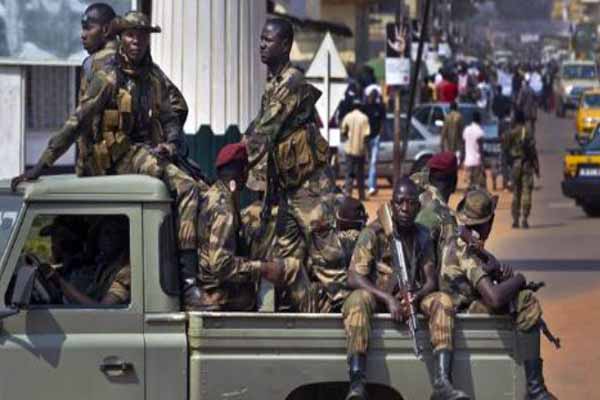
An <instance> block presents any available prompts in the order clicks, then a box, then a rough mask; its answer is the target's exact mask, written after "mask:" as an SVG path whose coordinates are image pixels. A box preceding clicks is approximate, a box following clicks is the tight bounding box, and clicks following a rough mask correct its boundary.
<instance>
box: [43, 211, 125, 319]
mask: <svg viewBox="0 0 600 400" xmlns="http://www.w3.org/2000/svg"><path fill="white" fill-rule="evenodd" d="M99 224H100V225H99V226H98V231H97V232H98V236H97V242H96V250H97V251H98V254H97V256H96V260H95V265H94V271H95V273H94V279H93V281H92V282H91V286H90V287H89V288H88V289H87V290H85V291H84V290H82V289H81V288H78V287H76V286H75V285H73V284H72V283H71V282H70V281H69V280H67V279H65V278H64V277H63V276H62V275H61V274H60V272H58V271H57V270H55V269H53V268H52V267H49V266H47V264H42V267H41V270H42V273H43V274H44V275H45V277H46V279H47V280H50V281H51V282H54V283H55V284H56V285H57V286H59V287H60V289H61V290H62V293H63V295H64V297H65V298H66V299H67V300H68V301H69V302H70V303H73V304H81V305H84V306H90V307H94V306H98V305H122V304H128V303H129V302H130V300H131V266H130V262H129V221H128V220H127V218H126V217H122V216H111V217H106V218H103V219H102V220H101V221H100V223H99Z"/></svg>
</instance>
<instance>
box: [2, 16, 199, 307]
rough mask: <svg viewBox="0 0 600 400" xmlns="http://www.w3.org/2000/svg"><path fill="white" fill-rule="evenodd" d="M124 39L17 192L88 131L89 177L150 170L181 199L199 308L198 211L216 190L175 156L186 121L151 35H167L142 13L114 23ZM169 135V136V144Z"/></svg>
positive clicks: (187, 266)
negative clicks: (173, 98) (203, 199)
mask: <svg viewBox="0 0 600 400" xmlns="http://www.w3.org/2000/svg"><path fill="white" fill-rule="evenodd" d="M112 27H113V29H114V32H115V33H117V34H118V35H119V36H120V45H119V49H118V50H117V52H116V54H115V56H114V57H113V58H111V60H110V61H108V62H107V63H106V64H105V65H104V67H103V68H99V69H97V70H95V71H94V72H93V75H92V77H91V79H90V83H89V85H88V87H87V90H86V92H85V93H83V94H82V96H81V97H80V102H79V105H78V107H77V109H76V110H75V112H74V113H73V114H72V115H71V116H70V117H69V119H68V120H67V122H66V123H65V125H64V127H63V128H62V129H61V130H60V131H59V132H57V133H56V134H55V135H54V136H53V137H52V138H51V139H50V141H49V143H48V148H47V149H46V150H45V151H44V153H43V154H42V156H41V158H40V160H39V161H38V163H37V165H36V166H35V167H34V168H32V169H30V170H28V171H27V172H25V173H24V174H23V175H20V176H18V177H16V178H14V179H13V181H12V187H13V189H14V188H16V186H17V185H18V184H19V183H20V182H21V181H24V180H33V179H37V178H38V177H39V176H40V175H41V173H42V171H43V170H44V169H45V168H47V167H50V166H51V165H52V164H54V162H55V161H56V160H57V159H58V158H59V157H60V156H61V155H62V154H64V153H65V152H66V151H67V149H68V148H69V147H70V146H71V145H72V144H73V142H74V141H75V140H77V139H78V138H79V137H81V136H82V135H87V136H86V138H87V141H88V143H90V146H89V148H87V151H86V152H80V154H79V157H81V161H82V163H83V164H84V165H85V166H84V168H83V169H84V170H85V171H86V173H85V175H90V176H97V175H120V174H144V175H149V176H153V177H156V178H159V179H161V180H162V181H163V182H164V183H165V184H166V185H167V187H168V189H169V190H170V191H171V192H172V193H174V194H175V195H176V196H175V197H176V204H177V208H178V213H177V223H178V245H179V250H180V257H179V258H180V260H179V261H180V264H181V275H182V277H183V282H184V287H183V293H184V294H183V297H184V298H183V300H184V303H185V304H186V305H188V306H190V307H193V306H194V305H196V306H197V305H198V304H199V303H198V301H199V291H198V290H197V282H196V280H195V277H196V275H197V268H198V260H197V240H196V233H197V215H198V202H199V198H200V193H201V192H203V191H204V190H207V189H208V186H207V185H206V184H205V183H204V182H201V181H199V182H196V181H195V180H194V179H192V178H191V177H190V176H189V175H187V174H185V173H184V172H183V171H182V170H180V169H179V168H178V167H176V166H175V165H174V164H173V163H171V162H169V161H168V157H169V156H171V155H173V154H174V153H175V152H176V148H175V147H176V146H175V145H174V144H173V143H171V140H170V139H169V138H173V140H175V141H176V140H178V138H180V134H181V126H180V125H179V123H180V120H179V118H178V116H177V114H176V113H175V112H174V110H173V107H172V105H171V102H170V99H169V95H168V90H167V85H166V83H165V81H164V79H163V74H162V73H161V72H160V73H159V72H158V68H157V67H156V65H155V64H154V63H153V62H152V57H151V56H150V50H149V46H150V33H152V32H160V28H159V27H156V26H151V24H150V20H149V19H148V17H146V16H145V15H144V14H142V13H140V12H129V13H127V14H126V15H125V16H124V17H123V18H117V19H115V20H114V21H113V24H112ZM165 139H166V141H165Z"/></svg>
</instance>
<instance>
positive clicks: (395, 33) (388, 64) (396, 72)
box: [385, 24, 410, 86]
mask: <svg viewBox="0 0 600 400" xmlns="http://www.w3.org/2000/svg"><path fill="white" fill-rule="evenodd" d="M408 36H409V34H408V32H407V30H406V29H405V28H403V27H401V26H398V25H397V24H387V26H386V46H385V47H386V49H385V83H386V85H388V86H407V85H409V84H410V57H408V54H407V51H408V49H407V47H409V46H407V45H406V43H407V42H408V39H409V37H408ZM408 52H409V51H408Z"/></svg>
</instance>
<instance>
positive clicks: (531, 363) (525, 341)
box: [515, 290, 556, 400]
mask: <svg viewBox="0 0 600 400" xmlns="http://www.w3.org/2000/svg"><path fill="white" fill-rule="evenodd" d="M541 320H542V307H541V305H540V302H539V300H538V299H537V298H536V297H535V295H534V294H533V292H532V291H530V290H522V291H521V292H519V294H518V296H517V300H516V317H515V327H516V329H517V334H516V335H517V346H518V347H517V350H518V353H519V355H520V358H521V359H522V361H523V368H524V370H525V379H526V381H527V399H536V400H537V399H543V400H548V399H550V400H551V399H556V397H554V395H552V393H550V392H549V391H548V388H547V387H546V384H545V381H544V374H543V366H542V363H543V362H542V359H541V357H540V323H541Z"/></svg>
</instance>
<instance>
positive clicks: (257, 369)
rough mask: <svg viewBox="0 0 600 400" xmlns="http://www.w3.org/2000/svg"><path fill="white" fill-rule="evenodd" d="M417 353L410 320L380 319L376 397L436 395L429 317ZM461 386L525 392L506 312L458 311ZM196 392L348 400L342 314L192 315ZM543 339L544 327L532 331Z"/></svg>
mask: <svg viewBox="0 0 600 400" xmlns="http://www.w3.org/2000/svg"><path fill="white" fill-rule="evenodd" d="M420 322H421V324H420V326H421V329H422V330H421V331H420V332H419V335H418V338H419V342H420V343H421V346H422V348H423V349H424V359H423V360H422V361H420V360H418V359H417V358H416V357H415V355H414V353H413V349H412V342H411V339H410V336H409V335H408V331H407V329H406V327H405V326H404V325H398V324H395V323H394V322H393V321H392V320H391V319H390V317H389V314H378V315H376V316H375V318H374V320H373V322H372V335H371V340H370V343H369V358H368V368H367V371H368V381H369V383H370V386H369V391H370V393H371V399H386V400H395V399H429V396H430V394H431V381H432V373H433V366H432V355H431V345H430V344H429V333H428V332H427V324H426V320H423V319H422V320H421V321H420ZM455 328H456V329H455V342H454V343H455V348H456V352H455V357H454V382H455V385H456V386H457V387H458V388H460V389H462V390H465V391H466V392H467V393H470V394H471V395H473V396H474V397H473V398H475V399H478V400H486V399H489V400H492V399H493V400H498V399H517V398H518V399H521V398H523V395H524V387H525V386H524V385H525V383H524V376H523V370H522V367H521V365H520V362H519V361H518V360H519V351H518V349H517V348H516V346H515V343H516V342H515V334H514V331H513V328H512V324H511V321H510V319H509V318H507V317H489V316H485V315H479V316H474V315H459V316H458V317H457V319H456V326H455ZM188 339H189V347H190V364H189V367H190V383H191V386H190V399H194V400H215V399H274V400H275V399H277V400H279V399H281V400H284V399H287V400H298V399H312V400H315V399H328V400H336V399H342V400H343V398H344V396H345V394H346V390H347V387H348V383H347V381H348V377H347V366H346V343H345V335H344V331H343V323H342V317H341V315H340V314H326V315H323V314H267V313H203V312H200V313H189V320H188ZM531 340H537V334H536V335H531Z"/></svg>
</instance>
